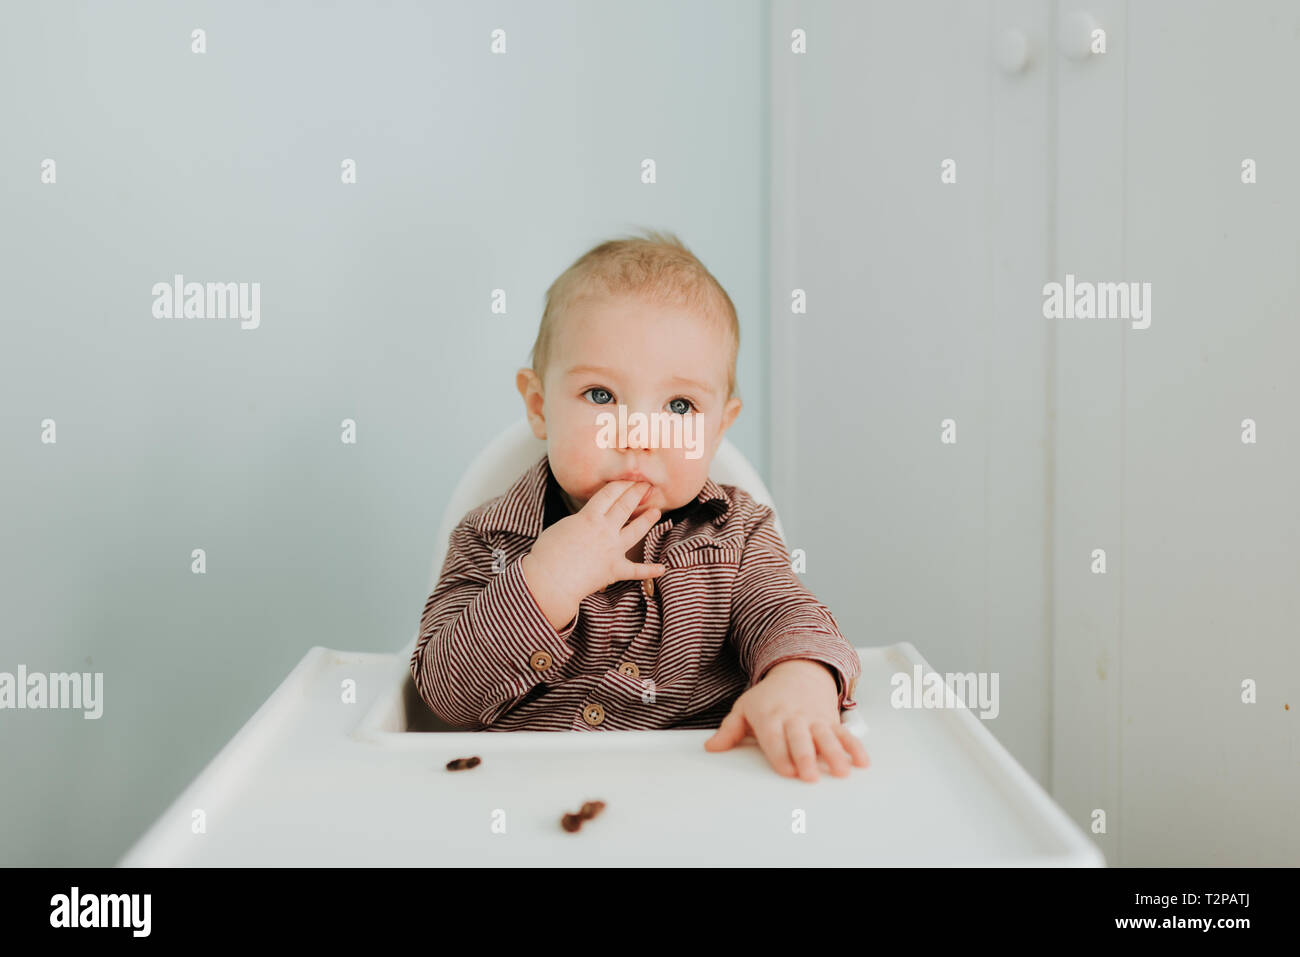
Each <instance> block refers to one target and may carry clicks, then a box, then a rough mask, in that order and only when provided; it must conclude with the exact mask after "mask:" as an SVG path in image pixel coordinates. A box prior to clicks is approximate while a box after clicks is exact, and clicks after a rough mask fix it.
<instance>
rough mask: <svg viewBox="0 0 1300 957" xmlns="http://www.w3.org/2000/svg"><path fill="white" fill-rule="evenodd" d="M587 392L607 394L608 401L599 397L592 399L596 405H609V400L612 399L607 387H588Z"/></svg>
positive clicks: (611, 400)
mask: <svg viewBox="0 0 1300 957" xmlns="http://www.w3.org/2000/svg"><path fill="white" fill-rule="evenodd" d="M587 392H597V393H599V394H601V395H605V396H609V401H603V400H601V399H596V400H594V401H595V403H596V404H597V405H609V403H610V402H613V401H614V396H613V395H611V394H610V391H609V390H608V389H602V388H600V387H599V386H597V387H596V388H594V389H588V390H587ZM587 392H584V393H582V394H583V395H586V394H587Z"/></svg>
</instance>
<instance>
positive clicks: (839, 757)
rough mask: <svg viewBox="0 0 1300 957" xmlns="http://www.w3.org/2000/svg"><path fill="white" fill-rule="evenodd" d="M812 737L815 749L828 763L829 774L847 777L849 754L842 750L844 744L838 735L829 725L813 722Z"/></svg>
mask: <svg viewBox="0 0 1300 957" xmlns="http://www.w3.org/2000/svg"><path fill="white" fill-rule="evenodd" d="M812 734H813V739H814V740H815V741H816V742H817V750H818V751H819V752H821V756H822V757H823V758H825V759H826V763H827V764H829V765H830V768H831V774H833V775H835V777H837V778H843V777H848V774H849V755H848V752H847V751H845V750H844V744H843V742H842V741H840V739H839V737H838V736H837V735H836V734H835V732H834V731H832V730H831V727H830V725H828V724H821V723H820V722H818V723H815V724H814V725H813V726H812Z"/></svg>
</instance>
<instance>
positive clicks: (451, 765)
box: [447, 756, 483, 771]
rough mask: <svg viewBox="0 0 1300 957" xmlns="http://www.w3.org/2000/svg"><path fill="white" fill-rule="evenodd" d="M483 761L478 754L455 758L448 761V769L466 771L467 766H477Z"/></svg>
mask: <svg viewBox="0 0 1300 957" xmlns="http://www.w3.org/2000/svg"><path fill="white" fill-rule="evenodd" d="M482 763H483V762H482V761H481V760H480V759H479V758H478V756H475V757H472V758H453V759H452V760H450V761H448V762H447V770H448V771H464V770H465V769H466V768H476V767H478V766H479V765H480V764H482Z"/></svg>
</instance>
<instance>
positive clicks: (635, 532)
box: [618, 508, 661, 551]
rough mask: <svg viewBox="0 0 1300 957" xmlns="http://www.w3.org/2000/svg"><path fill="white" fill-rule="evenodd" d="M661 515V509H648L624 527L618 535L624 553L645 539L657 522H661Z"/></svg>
mask: <svg viewBox="0 0 1300 957" xmlns="http://www.w3.org/2000/svg"><path fill="white" fill-rule="evenodd" d="M660 514H661V513H660V511H659V509H657V508H648V509H646V510H645V511H644V512H642V513H641V514H640V515H638V516H637V517H636V518H634V519H633V520H632V521H630V522H628V523H627V524H626V525H624V526H623V530H622V531H620V532H619V533H618V540H619V541H620V542H622V543H623V551H627V550H628V549H629V548H631V547H632V546H633V545H635V544H636V543H637V542H639V541H641V539H643V538H645V534H646V532H648V531H650V529H652V528H654V524H655V522H657V521H659V516H660Z"/></svg>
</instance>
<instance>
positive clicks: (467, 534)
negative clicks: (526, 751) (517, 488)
mask: <svg viewBox="0 0 1300 957" xmlns="http://www.w3.org/2000/svg"><path fill="white" fill-rule="evenodd" d="M521 561H522V556H520V557H519V558H516V559H515V560H514V561H512V562H510V563H509V564H508V565H505V566H504V567H501V568H500V570H499V571H494V554H493V549H492V546H491V545H490V544H489V543H488V542H486V541H484V540H483V538H482V537H481V536H480V535H479V534H478V533H477V532H476V531H475V529H474V528H473V527H472V525H471V524H470V523H468V522H462V523H461V524H460V525H457V526H456V528H455V530H453V531H452V533H451V538H450V540H449V542H448V546H447V558H446V560H445V561H444V563H443V567H442V573H441V574H440V575H439V577H438V584H437V586H436V587H435V588H434V590H433V594H431V595H430V596H429V600H428V602H427V603H426V604H425V607H424V614H423V615H422V616H421V619H420V632H419V636H418V637H417V639H416V643H415V651H414V653H413V654H412V655H411V674H412V675H413V677H414V679H415V688H416V691H418V692H419V695H420V698H421V699H422V700H423V701H424V703H425V704H426V705H428V706H429V709H430V710H431V711H432V712H433V713H434V714H436V715H437V716H438V717H439V718H440V719H441V720H443V721H445V722H446V723H447V724H449V725H452V726H453V727H456V728H468V729H470V730H475V731H481V730H483V729H484V728H487V727H489V726H490V725H491V724H492V723H493V722H494V721H496V720H497V719H498V718H500V717H501V716H502V715H503V714H505V713H506V712H507V711H509V710H510V708H511V707H512V706H513V705H515V704H516V703H517V702H518V701H519V700H520V699H522V698H523V697H524V696H525V695H527V694H528V692H529V691H531V690H532V689H533V688H534V687H536V686H537V685H539V684H541V683H542V682H543V681H545V680H546V676H547V675H548V674H554V673H555V671H556V670H557V669H559V668H560V667H561V666H562V665H563V664H564V663H565V662H566V661H568V660H569V658H570V657H572V655H573V654H574V651H573V649H572V648H570V647H569V646H568V644H567V643H566V639H567V638H568V637H569V636H570V635H572V634H573V630H574V628H575V627H577V624H578V614H581V612H580V611H579V612H578V613H576V614H575V615H574V617H573V620H572V621H570V622H569V623H568V624H567V625H565V626H564V629H563V630H562V631H559V632H557V631H556V630H555V628H554V627H553V626H552V625H551V623H550V622H549V621H548V620H547V618H546V615H545V614H543V612H542V610H541V608H540V607H539V606H538V604H537V599H536V598H534V597H533V593H532V591H531V590H530V589H529V587H528V583H527V581H526V579H525V578H524V573H523V568H522V566H521V564H520V563H521Z"/></svg>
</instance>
